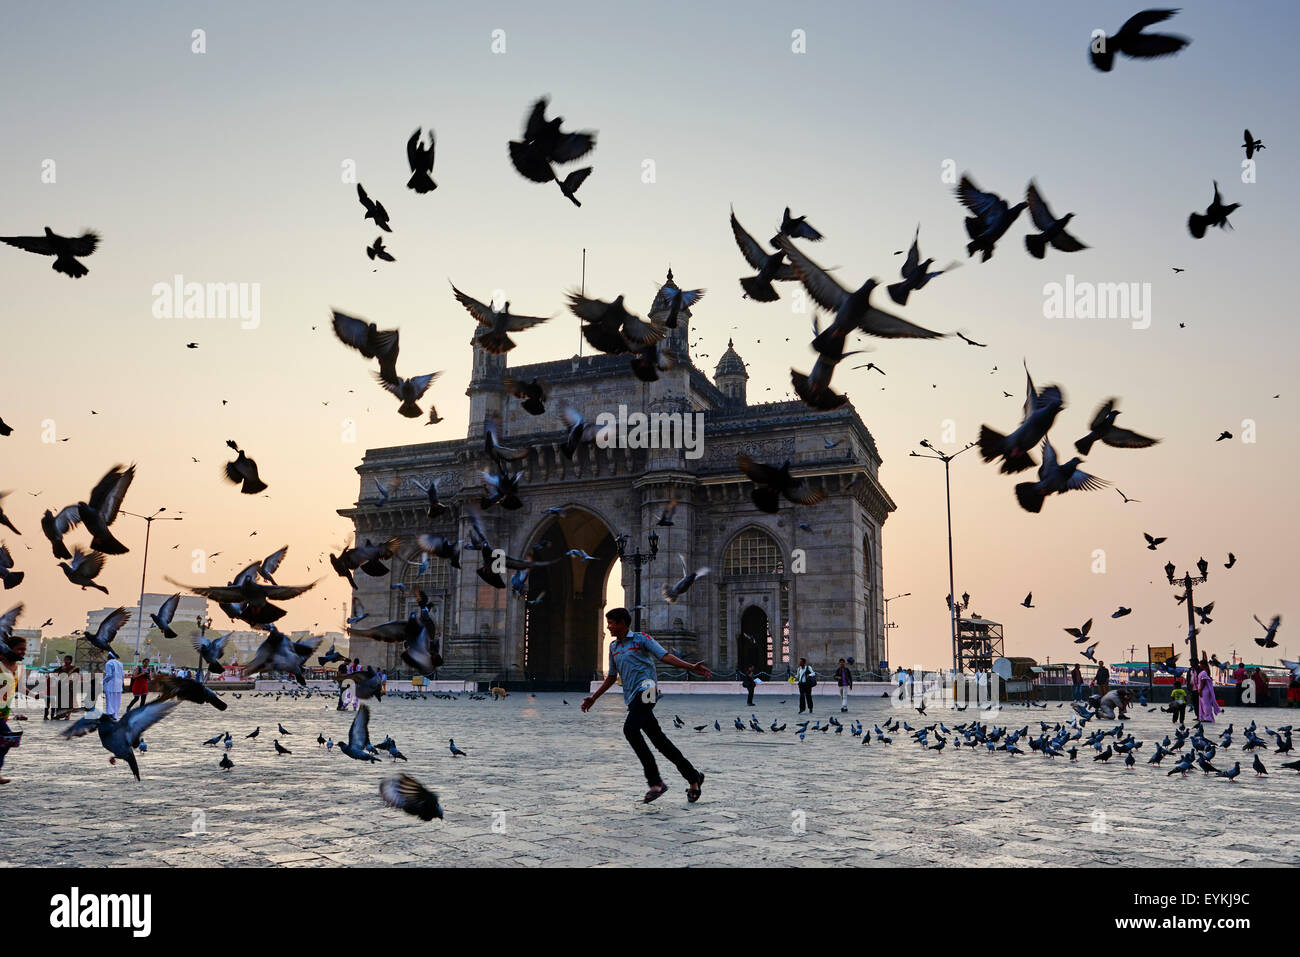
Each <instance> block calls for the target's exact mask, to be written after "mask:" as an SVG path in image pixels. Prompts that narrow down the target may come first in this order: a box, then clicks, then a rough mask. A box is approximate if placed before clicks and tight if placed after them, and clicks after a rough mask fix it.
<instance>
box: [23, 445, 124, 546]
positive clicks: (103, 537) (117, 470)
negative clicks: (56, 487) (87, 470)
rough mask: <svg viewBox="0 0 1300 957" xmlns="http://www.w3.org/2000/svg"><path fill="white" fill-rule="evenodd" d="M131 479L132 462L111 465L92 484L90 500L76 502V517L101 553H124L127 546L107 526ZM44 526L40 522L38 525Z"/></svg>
mask: <svg viewBox="0 0 1300 957" xmlns="http://www.w3.org/2000/svg"><path fill="white" fill-rule="evenodd" d="M134 479H135V466H134V465H132V466H130V467H129V468H126V469H124V468H122V466H120V465H114V466H113V467H112V468H111V469H109V470H108V471H107V472H106V473H105V474H104V477H103V478H102V479H100V480H99V482H98V483H97V484H96V485H95V487H94V489H93V490H92V491H91V493H90V501H89V503H87V502H78V503H77V518H78V519H79V520H80V523H81V524H83V525H85V526H86V530H87V531H88V532H90V535H91V539H90V548H91V550H92V551H96V552H102V553H103V554H105V555H125V554H126V553H127V547H126V546H125V545H123V544H122V543H121V542H119V541H118V540H117V539H116V538H114V537H113V534H112V533H111V532H110V531H109V530H108V526H110V525H112V524H113V522H115V521H116V520H117V513H118V511H119V510H120V509H121V507H122V500H123V499H124V498H126V492H127V489H129V488H130V487H131V482H132V481H134ZM42 530H44V525H42Z"/></svg>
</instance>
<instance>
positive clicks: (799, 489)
mask: <svg viewBox="0 0 1300 957" xmlns="http://www.w3.org/2000/svg"><path fill="white" fill-rule="evenodd" d="M736 467H737V468H739V469H740V471H741V472H743V473H744V475H745V477H746V478H748V479H749V480H750V481H751V482H753V483H754V489H753V491H752V492H750V498H751V499H753V502H754V505H755V506H756V507H757V508H758V510H759V511H760V512H766V513H768V514H769V515H775V514H776V513H777V511H778V508H779V506H780V499H781V498H782V497H784V498H785V499H786V500H787V501H790V502H793V503H794V504H796V505H816V504H817V503H819V502H821V501H822V500H823V499H825V498H826V492H825V491H824V490H823V489H813V488H810V487H809V486H808V485H807V483H806V482H804V480H803V479H796V478H794V477H793V476H792V475H791V474H790V461H789V460H788V459H787V460H786V461H785V462H784V463H783V464H782V465H781V466H780V467H779V468H778V467H777V466H774V465H763V464H760V463H758V462H755V461H754V460H753V459H751V458H750V457H749V456H748V455H746V454H745V453H744V452H740V453H738V454H737V455H736Z"/></svg>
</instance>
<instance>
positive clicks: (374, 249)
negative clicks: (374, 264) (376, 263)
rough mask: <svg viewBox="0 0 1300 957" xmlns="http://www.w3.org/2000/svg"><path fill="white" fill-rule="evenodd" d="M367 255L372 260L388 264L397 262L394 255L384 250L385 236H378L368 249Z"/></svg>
mask: <svg viewBox="0 0 1300 957" xmlns="http://www.w3.org/2000/svg"><path fill="white" fill-rule="evenodd" d="M366 255H367V256H368V257H369V258H370V259H382V260H383V261H384V262H386V263H395V262H397V260H396V258H394V256H393V254H392V253H390V252H389V251H388V250H387V249H386V248H384V237H383V236H376V237H375V241H374V242H373V243H371V244H370V245H369V246H367V247H366Z"/></svg>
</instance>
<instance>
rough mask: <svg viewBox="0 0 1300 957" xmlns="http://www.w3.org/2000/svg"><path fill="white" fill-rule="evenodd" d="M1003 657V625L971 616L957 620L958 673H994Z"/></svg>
mask: <svg viewBox="0 0 1300 957" xmlns="http://www.w3.org/2000/svg"><path fill="white" fill-rule="evenodd" d="M1001 657H1003V648H1002V623H1001V622H997V621H990V620H989V619H987V618H981V617H980V616H979V615H971V616H970V617H969V618H960V617H959V618H958V619H957V662H956V666H957V673H958V674H962V673H965V672H981V671H985V672H987V671H992V670H993V661H994V659H995V658H1001Z"/></svg>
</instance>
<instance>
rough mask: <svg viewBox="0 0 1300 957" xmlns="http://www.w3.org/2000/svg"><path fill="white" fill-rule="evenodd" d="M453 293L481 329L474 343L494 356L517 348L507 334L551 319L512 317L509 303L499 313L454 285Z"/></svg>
mask: <svg viewBox="0 0 1300 957" xmlns="http://www.w3.org/2000/svg"><path fill="white" fill-rule="evenodd" d="M451 291H452V292H453V293H454V294H455V296H456V301H457V302H459V303H460V304H461V305H462V306H464V307H465V309H466V311H468V312H469V314H470V315H471V316H473V317H474V319H475V321H476V322H478V324H479V326H480V327H481V328H479V329H478V330H477V331H476V332H475V333H474V341H475V342H477V343H478V344H479V345H480V346H482V347H483V348H484V349H486V350H487V351H488V352H490V353H492V354H493V355H504V354H505V353H507V352H509V351H510V350H511V349H513V348H514V347H515V342H514V340H513V339H511V338H510V336H509V335H507V333H510V332H522V331H523V330H524V329H529V328H531V327H533V326H536V325H539V324H541V323H543V322H546V320H547V319H548V318H549V317H548V316H514V315H511V314H510V303H509V302H506V303H504V304H502V306H501V309H500V310H499V311H498V310H497V309H494V308H493V307H492V306H490V305H485V304H484V303H481V302H479V301H478V300H477V299H475V298H473V297H472V296H467V295H465V294H464V293H463V292H461V291H460V290H459V289H457V288H456V286H455V285H454V284H453V285H452V287H451Z"/></svg>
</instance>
